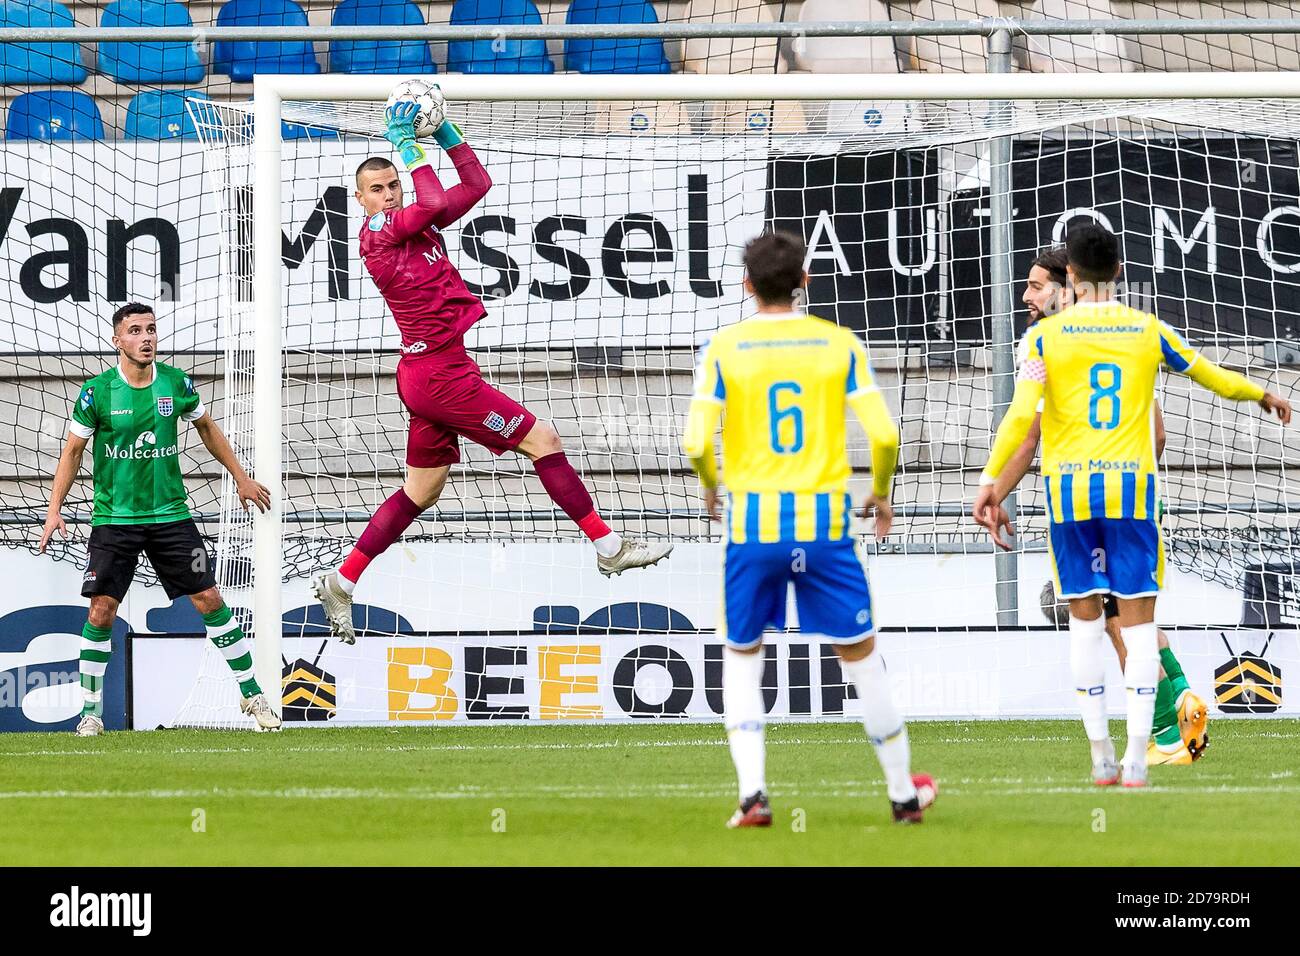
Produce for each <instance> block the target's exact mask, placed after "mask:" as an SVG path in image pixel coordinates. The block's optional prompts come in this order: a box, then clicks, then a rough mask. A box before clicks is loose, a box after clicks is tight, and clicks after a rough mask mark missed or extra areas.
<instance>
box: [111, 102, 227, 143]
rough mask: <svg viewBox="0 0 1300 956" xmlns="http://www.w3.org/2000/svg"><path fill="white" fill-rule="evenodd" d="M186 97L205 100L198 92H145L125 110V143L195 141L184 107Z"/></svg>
mask: <svg viewBox="0 0 1300 956" xmlns="http://www.w3.org/2000/svg"><path fill="white" fill-rule="evenodd" d="M187 96H194V97H202V98H203V99H207V98H208V95H207V94H206V93H201V92H199V91H198V90H146V91H145V92H143V93H137V94H136V95H135V97H134V98H133V99H132V100H131V103H130V105H128V106H127V108H126V138H127V139H198V138H199V134H198V131H197V130H195V128H194V121H193V120H192V119H191V118H190V113H189V110H188V109H187V108H186V106H185V98H186V97H187Z"/></svg>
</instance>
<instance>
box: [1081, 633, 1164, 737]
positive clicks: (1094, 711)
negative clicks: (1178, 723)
mask: <svg viewBox="0 0 1300 956" xmlns="http://www.w3.org/2000/svg"><path fill="white" fill-rule="evenodd" d="M1105 646H1106V619H1105V617H1098V618H1097V619H1096V620H1095V621H1084V620H1081V619H1080V618H1077V617H1075V616H1074V615H1073V614H1071V615H1070V673H1071V674H1072V675H1073V676H1074V689H1075V696H1076V697H1077V698H1078V701H1079V713H1080V715H1081V716H1082V717H1083V730H1084V733H1086V734H1087V735H1088V742H1089V744H1090V745H1091V747H1092V760H1093V763H1097V762H1099V761H1101V760H1103V759H1105V760H1114V759H1115V750H1114V747H1113V746H1112V745H1111V742H1110V723H1109V722H1108V721H1107V719H1106V658H1105V656H1104V655H1105ZM1147 723H1148V726H1149V725H1150V721H1148V722H1147Z"/></svg>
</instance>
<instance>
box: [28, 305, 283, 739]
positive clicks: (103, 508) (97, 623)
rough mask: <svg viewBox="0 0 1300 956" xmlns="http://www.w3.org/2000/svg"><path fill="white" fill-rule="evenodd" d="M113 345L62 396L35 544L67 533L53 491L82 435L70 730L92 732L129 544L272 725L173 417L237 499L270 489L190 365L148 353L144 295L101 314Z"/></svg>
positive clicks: (98, 727) (258, 499)
mask: <svg viewBox="0 0 1300 956" xmlns="http://www.w3.org/2000/svg"><path fill="white" fill-rule="evenodd" d="M113 347H114V348H116V349H117V350H118V352H119V353H120V354H121V361H120V362H119V363H118V365H117V366H115V367H114V368H110V369H108V370H107V371H105V372H102V373H100V374H99V375H96V376H95V377H94V378H92V379H91V380H90V381H88V382H86V384H85V385H83V386H82V388H81V394H80V395H79V396H78V398H77V402H76V404H75V405H74V406H73V408H72V417H71V419H70V420H69V422H68V440H67V444H65V445H64V446H63V455H62V457H61V458H60V459H59V467H58V469H57V470H56V471H55V473H54V488H53V490H52V492H51V494H50V507H49V510H48V512H47V514H46V518H45V528H44V530H43V531H42V533H41V542H40V548H39V550H41V551H42V552H43V551H44V550H45V546H46V544H47V543H48V542H49V540H50V537H51V536H52V535H53V534H54V532H55V530H56V529H57V530H58V531H60V532H61V533H62V534H63V535H64V536H65V537H66V536H67V533H68V529H67V525H65V524H64V521H63V515H62V507H63V501H64V499H65V498H67V496H68V491H69V489H70V488H71V487H72V482H73V479H74V478H76V475H77V471H78V469H79V468H80V467H81V456H82V453H83V452H84V451H85V450H86V444H87V443H88V442H89V441H90V439H91V438H94V439H95V453H94V454H95V464H94V470H93V471H92V473H91V474H92V479H93V482H94V487H95V503H94V510H93V512H92V515H91V521H90V525H91V531H90V544H89V551H90V558H89V560H88V561H87V562H86V570H85V574H84V575H83V577H82V585H81V593H82V596H84V597H88V598H90V614H89V616H88V619H87V621H86V625H85V627H84V628H82V631H81V696H82V709H81V721H80V723H78V724H77V735H78V736H79V737H94V736H98V735H99V734H102V733H103V732H104V721H103V719H102V716H101V715H102V712H103V684H104V672H105V670H107V668H108V658H109V654H110V652H111V649H112V648H111V643H110V640H109V638H110V635H111V634H112V631H113V621H114V620H115V619H116V617H117V608H118V605H119V604H121V602H122V598H123V597H125V596H126V592H127V589H128V588H129V587H130V586H131V579H132V578H133V577H134V576H135V568H136V564H137V562H138V561H139V560H140V552H141V551H143V552H144V553H145V554H147V555H148V556H149V562H150V563H151V564H152V565H153V567H154V570H155V571H157V572H158V580H159V581H160V582H162V586H163V590H164V591H166V593H167V597H168V598H169V599H171V600H175V599H176V598H177V597H179V596H180V595H182V594H185V595H188V596H189V598H190V600H191V601H193V602H194V607H195V609H196V610H197V611H198V612H199V613H200V614H202V615H203V622H204V624H205V625H206V626H207V632H208V637H209V639H211V641H212V643H213V644H214V645H216V647H217V649H218V650H220V651H221V653H222V656H223V657H224V658H225V660H226V663H227V664H229V665H230V669H231V671H232V672H233V673H234V675H235V679H236V681H238V683H239V690H240V693H241V695H242V696H243V700H242V702H241V703H240V709H241V710H242V711H243V712H244V713H246V714H251V715H252V716H253V718H254V719H255V720H256V721H257V723H258V726H260V727H261V728H263V729H264V730H273V729H275V728H277V727H279V726H280V718H279V717H278V716H276V713H275V711H274V710H273V709H272V708H271V705H270V703H269V702H268V701H267V699H266V696H265V695H264V694H263V693H262V689H261V688H260V687H259V686H258V684H257V680H256V679H255V678H254V676H253V657H252V652H251V649H250V647H249V644H248V641H247V640H246V639H245V637H244V632H243V630H242V629H241V628H240V626H239V622H238V621H237V620H235V618H234V616H233V615H232V614H231V611H230V608H228V607H226V603H225V601H223V600H222V599H221V592H220V591H219V590H217V581H216V576H215V575H214V574H213V563H212V558H211V556H210V555H209V554H208V550H207V547H206V546H205V545H204V543H203V538H202V537H201V536H200V535H199V529H198V528H197V527H196V526H195V524H194V519H193V518H192V517H190V509H189V506H188V504H187V503H186V497H185V482H184V481H183V480H182V479H181V469H180V443H179V440H178V436H177V430H178V428H179V422H181V421H187V422H191V423H193V425H194V428H195V430H196V431H197V432H198V433H199V438H201V439H202V440H203V444H204V446H205V447H206V448H207V449H208V451H210V452H211V453H212V456H213V457H214V458H215V459H216V460H217V461H218V462H220V463H221V465H222V466H223V467H224V468H225V469H226V470H227V471H229V472H230V474H231V475H232V476H233V477H234V479H235V488H236V491H237V492H238V494H239V500H240V503H241V504H242V505H243V506H244V508H245V510H247V508H248V505H249V503H252V504H254V505H256V506H257V508H258V509H259V510H260V511H266V510H267V508H269V507H270V504H271V495H270V492H269V491H267V489H266V488H265V487H264V486H263V485H260V484H258V483H257V482H256V481H254V480H253V479H252V478H249V477H248V475H247V474H246V473H245V471H244V469H243V468H241V467H240V465H239V460H238V459H237V458H236V457H235V452H234V449H233V448H231V447H230V443H229V442H228V441H226V436H225V435H224V434H223V433H222V431H221V429H220V428H219V427H218V426H217V423H216V422H215V421H213V419H212V416H211V415H209V414H208V413H207V412H206V411H205V410H204V408H203V401H202V399H200V398H199V393H198V391H197V390H196V389H195V388H194V382H193V381H191V380H190V377H189V376H188V375H186V374H185V373H184V372H182V371H181V370H180V369H178V368H173V367H172V366H170V365H164V364H162V363H161V362H158V361H156V358H157V351H158V326H157V322H156V320H155V318H154V314H153V308H152V307H150V306H147V305H143V304H141V303H139V302H132V303H129V304H127V305H124V306H122V308H120V309H118V310H117V312H115V313H114V314H113Z"/></svg>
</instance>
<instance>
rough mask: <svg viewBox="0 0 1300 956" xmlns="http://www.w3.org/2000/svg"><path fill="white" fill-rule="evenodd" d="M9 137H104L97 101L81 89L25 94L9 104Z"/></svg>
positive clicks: (6, 135)
mask: <svg viewBox="0 0 1300 956" xmlns="http://www.w3.org/2000/svg"><path fill="white" fill-rule="evenodd" d="M5 137H6V138H7V139H103V138H104V121H103V120H102V119H101V118H100V115H99V107H97V106H96V105H95V101H94V100H93V99H92V98H91V97H90V96H89V95H87V94H85V93H83V92H81V91H80V90H41V91H39V92H36V93H24V94H23V95H22V96H18V97H15V98H14V100H13V102H12V103H10V104H9V123H8V125H7V127H6V129H5Z"/></svg>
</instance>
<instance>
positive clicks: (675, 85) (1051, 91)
mask: <svg viewBox="0 0 1300 956" xmlns="http://www.w3.org/2000/svg"><path fill="white" fill-rule="evenodd" d="M999 34H1002V35H1003V38H1004V39H1005V40H1006V41H1007V42H1005V43H999V42H998V40H999ZM1009 39H1010V37H1009V35H1008V34H1006V33H1005V31H997V33H995V34H994V35H993V36H992V37H990V41H991V42H990V58H989V67H990V70H991V71H992V72H989V73H983V74H944V73H933V74H921V73H915V74H907V73H899V74H869V73H855V74H763V75H753V74H737V75H723V74H718V75H712V74H676V75H663V76H639V75H608V76H607V75H586V74H559V75H547V76H534V75H519V76H515V75H509V74H495V75H478V76H472V75H456V74H437V75H436V79H437V82H438V83H439V85H440V86H441V88H442V91H443V93H444V94H445V95H446V96H447V98H448V100H451V101H453V102H455V101H458V100H459V101H466V102H475V101H505V100H528V101H564V100H575V101H576V100H583V101H639V102H646V101H654V100H675V101H735V100H777V101H798V100H872V101H911V102H919V101H925V100H981V101H990V102H991V103H995V104H996V103H997V102H999V101H1011V100H1161V99H1165V100H1215V99H1220V100H1241V99H1300V73H1286V72H1277V73H1242V72H1191V73H1105V74H1089V73H1051V74H1041V73H1012V72H1010V66H1011V65H1010V44H1009ZM1003 46H1005V47H1006V49H1005V50H1003V49H1001V48H1002V47H1003ZM408 79H412V77H411V76H410V75H400V74H377V75H364V76H363V75H350V74H322V75H313V76H302V75H278V74H259V75H257V76H256V77H254V80H253V92H254V97H253V114H254V122H253V164H254V172H253V185H254V194H255V196H256V197H257V198H256V201H255V202H254V203H253V217H252V218H253V222H252V227H253V228H252V241H253V246H254V248H253V313H254V316H255V320H256V327H255V331H254V337H253V351H254V384H253V396H254V414H253V426H254V438H253V461H252V465H253V474H254V476H255V477H256V478H257V480H258V481H260V482H261V483H262V484H264V485H266V487H267V488H268V489H269V490H270V492H271V507H270V509H269V510H268V511H267V512H266V513H265V514H255V515H254V518H253V558H254V562H255V568H256V573H255V574H254V580H253V635H254V638H255V639H254V641H253V648H254V650H253V658H254V670H255V673H256V675H257V678H258V680H259V681H260V682H261V683H262V686H264V687H279V686H280V659H281V642H282V625H281V618H282V613H283V608H282V600H281V578H282V572H283V560H284V559H283V530H284V511H283V507H284V502H283V491H284V485H283V458H282V436H283V415H282V401H283V329H282V324H281V316H282V313H283V302H284V287H283V281H284V280H283V274H282V264H281V258H280V233H281V226H282V222H281V197H282V190H281V175H282V144H283V140H282V136H281V119H282V116H281V114H282V105H283V103H284V102H285V101H286V100H289V101H341V100H352V101H374V102H379V103H382V102H384V101H386V100H387V99H388V97H389V95H390V93H391V91H392V89H393V87H395V86H396V85H397V84H398V83H400V82H402V81H403V80H408ZM991 142H992V143H993V144H994V149H995V152H994V154H993V156H992V158H993V159H994V161H993V162H991V164H990V167H991V168H990V174H991V175H990V199H991V202H990V222H989V226H990V229H991V240H992V241H991V258H992V263H991V270H992V271H991V275H992V288H991V301H992V305H993V308H992V313H993V315H992V318H993V336H992V340H991V343H990V344H991V346H992V347H993V348H994V362H995V365H994V368H993V385H994V416H993V424H994V426H995V427H996V425H997V422H998V421H999V420H1000V418H1001V416H1002V413H1003V412H1004V411H1005V409H1006V406H1007V404H1009V402H1010V399H1011V390H1012V387H1013V382H1012V374H1011V372H1012V364H1013V356H1012V349H1013V348H1014V342H1013V332H1012V311H1011V303H1012V295H1011V291H1012V290H1011V284H1012V282H1013V278H1012V275H1011V272H1010V258H1011V250H1012V244H1011V236H1010V229H1011V202H1010V180H1009V174H1010V171H1009V168H1008V167H1007V163H1006V160H1007V159H1009V155H1010V154H1009V148H1010V137H1009V136H998V137H993V138H992V139H991ZM998 144H1001V149H1005V150H1006V152H1003V153H1001V154H1000V155H1002V156H1003V157H1005V158H1004V159H1003V161H1002V162H998V161H996V160H997V158H998V156H999V152H997V150H998V149H999V146H998ZM1012 508H1014V504H1013V505H1012ZM1015 558H1016V556H1015V554H1014V553H1011V554H999V555H998V556H997V559H998V574H997V578H998V589H999V602H998V607H999V612H998V618H999V621H998V623H999V625H1003V624H1012V625H1013V624H1015V607H1014V583H1015V577H1016V574H1015V570H1016V565H1015ZM1004 593H1009V594H1010V595H1011V601H1012V604H1011V605H1010V607H1009V609H1007V611H1008V612H1007V613H1005V614H1004V608H1005V605H1004V600H1003V597H1004ZM272 698H273V699H272V706H273V707H274V708H275V710H276V712H277V713H279V712H280V709H281V700H280V695H279V694H278V693H277V694H273V695H272Z"/></svg>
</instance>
